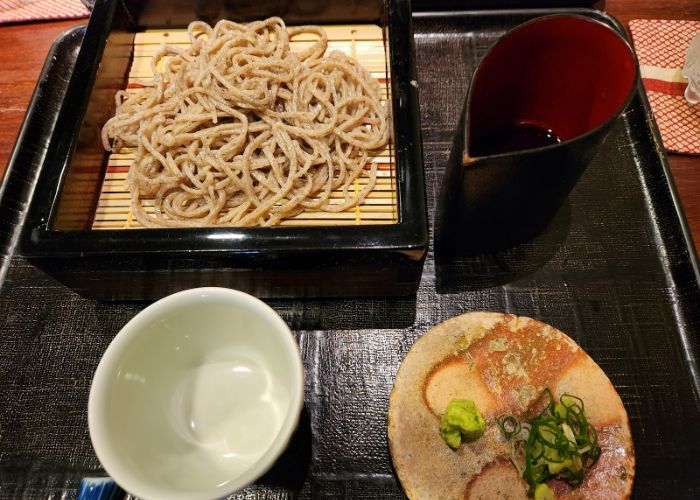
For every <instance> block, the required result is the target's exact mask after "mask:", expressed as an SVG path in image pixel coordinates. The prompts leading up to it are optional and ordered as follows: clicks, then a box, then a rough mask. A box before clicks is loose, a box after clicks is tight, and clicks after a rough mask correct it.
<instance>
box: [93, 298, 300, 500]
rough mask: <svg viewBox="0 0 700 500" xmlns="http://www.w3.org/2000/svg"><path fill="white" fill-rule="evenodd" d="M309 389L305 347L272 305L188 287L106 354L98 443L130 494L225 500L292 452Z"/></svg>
mask: <svg viewBox="0 0 700 500" xmlns="http://www.w3.org/2000/svg"><path fill="white" fill-rule="evenodd" d="M303 385H304V384H303V365H302V362H301V357H300V355H299V349H298V347H297V345H296V342H295V341H294V338H293V336H292V333H291V331H290V330H289V327H288V326H287V325H286V324H285V322H284V321H283V320H282V318H280V317H279V316H278V315H277V313H276V312H275V311H274V310H273V309H272V308H270V307H269V306H268V305H266V304H265V303H264V302H262V301H260V300H258V299H256V298H255V297H252V296H250V295H247V294H245V293H243V292H239V291H235V290H229V289H224V288H197V289H192V290H186V291H183V292H179V293H176V294H173V295H170V296H168V297H165V298H164V299H161V300H159V301H158V302H155V303H154V304H152V305H150V306H148V307H147V308H146V309H144V310H143V311H141V312H140V313H139V314H137V315H136V316H135V317H134V318H133V319H132V320H131V321H129V322H128V323H127V324H126V325H125V326H124V328H122V329H121V331H120V332H119V333H118V334H117V335H116V337H115V338H114V340H113V341H112V343H111V344H110V345H109V347H108V348H107V350H106V351H105V353H104V355H103V357H102V360H101V361H100V363H99V365H98V367H97V370H96V372H95V375H94V378H93V381H92V387H91V389H90V397H89V401H88V426H89V429H90V438H91V439H92V444H93V447H94V448H95V452H96V453H97V457H98V458H99V460H100V462H101V464H102V466H103V467H104V468H105V470H106V471H107V473H108V474H109V475H110V476H112V478H113V479H114V480H115V481H116V482H117V484H119V485H120V486H121V487H122V488H124V489H125V490H126V491H128V492H129V493H132V494H134V495H136V496H138V497H142V498H146V499H160V498H167V499H181V498H182V499H188V500H189V499H196V498H219V497H222V496H226V495H228V494H230V493H232V492H234V491H237V490H239V489H241V488H243V487H245V486H247V485H249V484H251V483H252V482H254V481H255V480H256V479H257V478H259V477H260V476H261V475H262V474H264V473H265V472H266V471H267V470H268V469H269V468H270V467H271V466H272V464H273V463H274V462H275V460H276V459H277V458H278V457H279V456H280V454H281V453H282V452H283V451H284V450H285V448H286V446H287V444H288V442H289V439H290V437H291V436H292V434H293V432H294V430H295V429H296V426H297V424H298V421H299V415H300V412H301V408H302V405H303V400H304V397H303Z"/></svg>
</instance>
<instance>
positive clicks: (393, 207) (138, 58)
mask: <svg viewBox="0 0 700 500" xmlns="http://www.w3.org/2000/svg"><path fill="white" fill-rule="evenodd" d="M324 29H325V30H326V33H327V34H328V52H330V51H332V50H339V51H342V52H344V53H346V54H347V55H350V56H352V57H355V58H356V59H357V60H358V61H360V63H361V64H362V66H363V67H364V68H365V69H367V70H368V71H369V72H371V73H372V75H373V76H374V77H375V78H377V79H378V80H379V82H380V83H381V84H382V97H383V98H384V99H387V100H388V99H389V98H390V88H391V86H390V81H389V75H388V74H387V69H386V66H387V65H386V52H385V47H384V41H383V36H382V30H381V28H380V27H379V26H376V25H344V26H324ZM313 40H314V37H313V35H311V34H305V33H304V34H300V35H298V36H295V37H294V38H293V40H292V41H291V42H290V46H291V50H296V51H298V50H303V49H304V48H305V47H308V46H309V45H310V44H311V43H312V42H313ZM164 43H167V44H170V45H176V46H180V47H187V46H189V38H188V36H187V31H186V30H184V29H182V30H148V31H145V32H142V33H137V34H136V35H135V38H134V59H133V61H132V64H131V69H130V72H129V77H128V83H127V89H126V90H127V92H137V91H138V89H139V88H140V87H143V86H146V85H149V84H151V83H152V77H153V73H152V70H151V58H152V56H153V54H154V53H155V52H156V51H157V50H159V48H160V47H161V45H162V44H164ZM133 158H134V151H133V149H131V148H124V149H123V150H122V151H120V152H119V153H113V154H111V155H110V156H109V158H108V159H107V170H106V173H105V178H104V182H103V184H102V189H101V192H100V197H99V200H98V204H97V209H96V211H95V218H94V221H93V224H92V228H93V229H137V228H140V227H142V226H141V225H140V224H139V223H138V221H136V220H134V219H133V217H132V214H131V208H130V199H131V198H130V195H129V192H128V189H127V187H126V176H127V173H128V169H129V166H130V165H131V162H132V161H133ZM372 163H375V164H376V165H377V179H376V183H375V186H374V188H373V190H372V191H371V192H370V193H369V195H368V196H367V199H366V200H365V201H364V202H363V203H362V205H360V206H358V207H355V208H352V209H349V210H346V211H343V212H324V211H318V210H307V211H305V212H303V213H301V214H299V215H297V216H295V217H293V218H291V219H288V220H284V221H282V222H281V223H280V225H281V226H319V225H320V226H348V225H376V224H396V223H397V222H398V205H397V196H396V189H397V187H396V171H395V162H394V154H393V147H392V145H391V144H390V145H389V146H387V148H386V149H385V150H383V151H381V152H377V153H376V154H375V156H374V157H372V158H370V160H369V161H368V164H367V165H366V166H365V169H364V171H365V174H364V175H363V176H361V177H360V178H359V179H357V180H356V181H355V183H354V184H353V185H352V186H350V189H349V191H350V193H351V194H352V193H354V192H359V191H360V190H362V189H363V188H364V187H366V186H367V182H368V170H369V168H370V167H371V164H372ZM330 198H331V201H330V203H331V204H341V203H342V202H343V200H344V196H343V193H342V190H340V189H339V190H336V191H334V192H333V193H332V194H331V197H330ZM283 202H284V200H282V201H281V203H283ZM142 204H143V207H144V210H145V211H146V212H147V213H153V211H154V207H153V201H152V200H143V201H142Z"/></svg>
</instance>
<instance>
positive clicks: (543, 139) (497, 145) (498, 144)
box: [470, 122, 561, 156]
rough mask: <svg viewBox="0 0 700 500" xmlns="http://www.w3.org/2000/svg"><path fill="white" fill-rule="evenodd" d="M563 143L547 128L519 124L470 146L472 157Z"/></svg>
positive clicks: (529, 123)
mask: <svg viewBox="0 0 700 500" xmlns="http://www.w3.org/2000/svg"><path fill="white" fill-rule="evenodd" d="M560 142H561V139H560V138H559V136H558V135H557V134H556V133H555V132H554V131H553V130H552V129H551V128H548V127H547V126H544V125H540V124H535V123H531V122H518V123H515V124H513V125H509V126H507V127H504V128H502V129H499V130H497V131H496V132H493V133H491V134H489V135H487V136H486V137H484V138H482V139H479V140H478V141H476V142H475V143H474V144H472V145H470V146H471V147H470V150H471V151H470V153H471V155H472V156H489V155H494V154H501V153H509V152H511V151H523V150H526V149H535V148H541V147H543V146H550V145H552V144H558V143H560Z"/></svg>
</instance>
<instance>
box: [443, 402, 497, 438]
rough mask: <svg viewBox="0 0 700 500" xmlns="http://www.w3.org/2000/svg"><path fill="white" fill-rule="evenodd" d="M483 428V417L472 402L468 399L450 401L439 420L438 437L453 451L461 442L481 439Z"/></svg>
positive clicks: (484, 425) (484, 423)
mask: <svg viewBox="0 0 700 500" xmlns="http://www.w3.org/2000/svg"><path fill="white" fill-rule="evenodd" d="M485 428H486V422H484V417H482V416H481V413H479V409H478V408H477V407H476V405H475V404H474V401H469V400H468V399H453V400H452V401H450V402H449V404H448V405H447V409H446V410H445V414H444V415H443V416H442V419H441V420H440V435H441V436H442V439H443V440H444V441H445V443H447V445H448V446H449V447H450V448H452V449H453V450H456V449H457V448H459V445H460V444H461V443H462V440H464V441H465V442H469V441H474V440H475V439H477V438H479V437H481V435H482V434H483V433H484V429H485Z"/></svg>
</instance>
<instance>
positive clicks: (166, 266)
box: [20, 0, 428, 300]
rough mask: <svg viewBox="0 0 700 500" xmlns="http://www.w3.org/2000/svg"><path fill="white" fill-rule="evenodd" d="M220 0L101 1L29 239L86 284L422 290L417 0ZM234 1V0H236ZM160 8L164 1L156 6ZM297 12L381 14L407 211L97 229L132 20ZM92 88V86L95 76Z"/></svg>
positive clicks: (132, 288)
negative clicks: (210, 0)
mask: <svg viewBox="0 0 700 500" xmlns="http://www.w3.org/2000/svg"><path fill="white" fill-rule="evenodd" d="M216 5H218V4H210V5H208V7H207V8H205V6H206V5H205V4H203V3H202V2H196V1H188V0H179V1H177V2H175V3H173V2H165V1H163V0H151V1H149V2H137V1H134V2H117V1H109V0H103V1H98V2H97V3H96V5H95V8H94V10H93V13H92V16H91V17H90V22H89V24H88V27H87V30H86V33H85V38H84V41H83V43H82V46H81V48H80V51H79V53H78V55H77V58H76V61H75V70H74V71H73V74H72V76H71V78H70V81H69V83H68V86H67V89H66V97H65V99H64V100H63V105H62V107H61V108H60V111H59V113H58V118H57V121H58V123H59V124H60V126H58V127H55V128H54V129H53V130H52V133H51V135H50V137H49V138H48V141H49V144H48V153H47V155H46V159H45V161H44V162H43V165H42V167H41V169H40V171H39V178H38V181H37V184H36V188H35V190H34V193H33V195H32V196H31V201H30V207H29V211H28V214H27V220H26V223H25V224H24V228H23V234H22V239H21V243H20V246H21V253H22V254H23V255H25V256H26V257H28V258H30V259H31V260H32V262H33V263H35V264H36V265H37V266H39V267H41V268H42V269H44V270H45V271H46V272H48V273H49V274H51V275H52V276H54V277H56V278H57V279H58V280H60V281H61V282H63V283H65V284H67V285H68V286H70V287H71V288H73V289H75V290H76V291H78V292H79V293H81V294H82V295H84V296H86V297H91V298H97V299H101V300H122V299H132V300H143V299H157V298H160V297H163V296H165V295H167V294H169V293H172V292H175V291H177V290H182V289H185V288H191V287H195V286H202V285H211V286H232V287H236V288H239V289H241V290H244V291H247V292H250V293H254V294H256V295H257V296H260V297H308V296H311V297H314V296H374V295H410V294H413V293H415V291H416V290H417V287H418V284H419V281H420V275H421V271H422V267H423V261H424V259H425V255H426V251H427V246H428V233H427V214H426V205H425V186H424V179H423V165H422V154H421V143H420V128H419V127H420V120H419V111H418V92H417V89H416V87H415V86H413V85H411V83H410V82H411V81H414V82H415V79H416V76H415V68H414V62H413V61H414V57H413V40H412V38H411V10H410V4H409V3H408V2H403V1H398V0H390V1H387V2H382V0H362V1H358V2H354V3H353V5H352V6H351V7H348V8H340V7H339V6H338V5H335V4H334V3H321V4H319V5H317V6H315V7H314V8H311V7H312V6H310V5H309V3H308V2H304V1H301V2H294V1H284V2H278V1H275V2H270V1H261V2H250V3H235V4H228V3H227V4H221V5H219V7H218V8H214V7H215V6H216ZM234 7H235V8H234ZM158 12H160V15H157V14H158ZM273 14H277V15H281V16H282V17H283V18H284V19H285V21H287V22H288V23H290V24H307V23H312V24H329V23H339V22H345V23H347V22H354V23H358V22H362V23H375V24H378V25H380V26H382V27H383V28H384V31H385V39H386V43H387V45H388V47H389V51H388V52H389V61H390V62H389V70H390V73H391V85H392V89H391V90H392V116H393V119H394V122H393V130H394V144H395V145H398V147H396V148H395V164H396V169H397V195H398V196H397V198H398V205H399V222H398V223H397V224H391V225H381V226H379V225H377V226H370V225H363V226H348V227H338V228H327V227H274V228H195V229H191V228H187V229H145V230H107V231H102V230H100V231H92V230H90V229H89V228H90V225H91V222H92V216H93V214H94V209H95V206H96V202H97V198H98V195H99V189H100V183H101V179H102V178H103V176H104V172H105V168H106V158H107V155H106V153H105V152H104V151H103V150H102V147H101V145H100V129H101V127H102V125H103V124H104V122H105V121H106V120H107V119H108V118H109V116H110V115H111V114H112V113H113V106H114V105H113V101H114V94H115V93H116V91H117V90H118V89H119V88H123V87H124V85H125V81H126V76H127V74H128V67H129V64H130V60H131V58H132V57H133V49H132V48H131V45H130V43H129V42H130V40H131V37H132V36H133V35H132V34H133V32H135V31H139V30H143V29H147V28H152V27H172V26H175V27H182V26H186V25H187V23H188V22H190V21H193V20H195V19H206V20H207V21H209V22H212V23H213V22H216V21H217V20H218V19H220V18H221V17H228V18H233V19H235V20H253V19H256V18H261V17H265V16H269V15H273ZM90 88H92V91H91V92H86V89H90Z"/></svg>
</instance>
